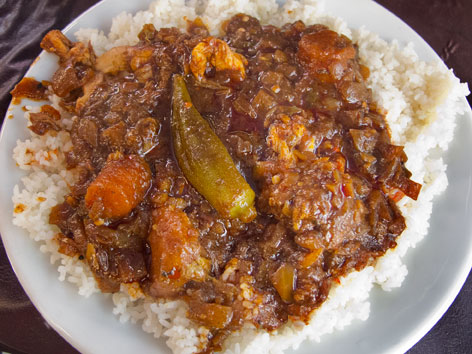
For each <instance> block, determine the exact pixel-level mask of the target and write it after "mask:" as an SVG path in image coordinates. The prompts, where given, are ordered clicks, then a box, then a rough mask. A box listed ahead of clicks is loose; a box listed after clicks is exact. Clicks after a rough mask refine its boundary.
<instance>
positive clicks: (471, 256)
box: [0, 0, 472, 352]
mask: <svg viewBox="0 0 472 354" xmlns="http://www.w3.org/2000/svg"><path fill="white" fill-rule="evenodd" d="M112 1H113V0H101V1H99V2H98V3H96V4H94V5H93V6H92V7H90V8H88V9H87V10H85V11H84V12H82V13H81V14H80V15H79V16H77V17H76V18H75V19H74V20H73V21H71V22H70V23H69V24H68V25H67V26H66V27H65V28H64V29H63V30H62V31H63V32H69V31H70V30H71V28H73V27H74V26H76V25H77V24H78V23H79V22H80V21H81V20H82V19H83V17H85V16H87V15H88V14H90V13H93V12H95V11H96V10H97V8H99V7H101V6H104V4H106V3H109V2H112ZM340 1H343V0H340ZM148 2H149V3H151V2H152V1H151V0H149V1H148ZM368 2H372V3H373V4H375V5H376V6H378V7H380V8H382V11H386V12H387V13H389V14H390V15H393V16H394V17H395V18H396V19H397V20H398V21H401V23H402V24H403V26H406V27H408V29H409V30H410V31H411V32H413V34H414V35H415V36H417V37H418V38H417V40H420V41H421V42H423V44H425V45H426V46H427V47H428V48H429V50H430V51H431V52H432V53H433V54H434V56H435V58H437V59H440V58H439V56H438V55H437V53H436V52H435V51H434V50H433V49H432V48H431V46H430V45H429V44H428V43H427V42H426V41H425V40H424V39H423V38H422V37H421V36H419V34H417V33H416V31H414V30H413V29H412V28H411V27H410V26H409V25H408V24H407V23H405V22H404V21H403V20H402V19H401V18H400V17H398V16H397V15H395V14H394V13H392V12H391V11H389V10H388V9H386V8H385V7H384V6H382V5H380V4H378V3H376V2H374V1H368ZM136 11H138V10H136ZM346 22H347V21H346ZM348 25H349V23H348ZM350 27H351V26H350ZM72 34H73V33H68V35H72ZM44 53H45V52H44V51H42V52H41V53H40V55H38V57H40V56H43V55H44ZM35 62H36V60H35V61H34V62H33V64H31V66H30V67H29V68H28V70H27V72H26V73H25V77H26V76H28V75H29V74H30V72H31V70H33V67H34V63H35ZM441 62H442V61H441ZM444 65H445V64H444ZM462 100H463V101H464V102H465V103H467V107H468V109H467V111H466V112H465V114H464V115H465V116H469V117H457V118H456V123H458V121H459V120H462V119H470V118H472V110H471V109H470V106H469V104H468V102H467V100H466V99H465V98H462ZM12 106H13V103H12V102H10V105H9V106H8V108H7V111H6V115H5V119H4V124H2V129H1V132H0V142H2V141H3V140H4V135H5V134H6V131H7V129H8V128H7V126H8V124H7V122H8V118H7V116H8V114H9V112H10V110H11V108H12ZM457 125H459V124H457ZM456 128H457V127H456ZM469 182H470V180H469ZM470 186H471V185H470V184H469V192H468V194H469V195H470ZM445 193H447V190H446V191H445V192H443V194H445ZM437 198H438V196H437V197H435V201H436V199H437ZM9 203H10V205H12V203H11V195H10V200H9ZM2 205H4V201H2ZM433 205H434V204H433ZM9 211H10V209H9ZM2 214H4V212H3V213H2ZM469 214H470V211H469ZM2 216H3V215H2ZM10 218H11V216H10ZM2 224H3V223H1V224H0V233H1V234H2V240H3V243H4V247H5V251H6V254H7V256H8V259H9V261H10V264H11V266H12V268H13V271H14V272H15V275H16V277H17V278H18V279H19V281H20V283H21V285H22V287H23V289H24V290H25V292H26V293H27V295H28V297H29V298H30V300H31V302H32V303H33V304H34V306H35V307H36V308H37V309H38V311H39V312H40V313H41V315H42V316H43V317H44V318H45V320H46V321H47V322H48V323H49V324H50V325H51V326H52V327H53V328H54V329H55V331H56V332H58V333H59V334H60V335H61V336H62V337H63V338H64V339H65V340H66V341H67V342H69V343H70V344H71V345H72V346H74V347H75V348H76V349H78V350H80V351H83V352H88V347H87V346H84V345H83V344H82V343H81V342H79V341H77V340H76V339H75V338H74V337H72V336H71V335H70V334H69V332H68V331H67V330H66V329H65V328H64V326H62V325H61V324H59V323H56V322H55V321H53V320H52V319H51V318H50V317H49V316H48V312H47V310H46V308H45V307H43V305H42V303H41V301H40V300H39V299H38V298H37V296H36V295H35V291H34V290H33V289H32V288H31V287H30V285H29V284H28V282H27V281H26V280H25V277H24V274H22V272H21V271H19V269H18V264H17V262H18V260H17V259H15V258H14V257H12V256H11V255H12V252H11V250H9V247H11V246H9V242H8V238H9V237H8V236H4V235H5V234H6V233H5V231H4V228H5V227H4V226H2ZM22 231H23V230H22ZM429 232H430V230H428V233H429ZM427 235H428V234H427ZM427 235H426V236H425V237H427ZM28 241H30V242H35V241H33V240H30V239H29V238H28ZM35 244H36V242H35ZM470 245H471V248H470V250H469V252H468V259H467V260H465V262H464V263H463V264H464V266H463V267H461V269H460V271H459V272H457V273H455V281H454V282H453V284H454V285H453V286H452V287H449V289H448V291H447V295H445V296H443V298H442V301H441V302H440V303H438V304H437V305H436V309H435V311H434V312H432V313H430V314H428V315H427V316H426V317H425V318H424V319H423V321H422V322H421V324H420V326H419V329H418V330H417V331H415V333H412V334H411V335H410V336H409V337H408V338H407V339H406V340H403V341H402V342H400V343H398V345H397V346H396V347H395V348H389V349H386V352H400V351H401V352H404V351H406V350H408V349H409V348H411V347H412V346H413V345H414V344H415V343H417V342H418V341H419V340H420V339H421V338H422V337H423V336H424V335H425V334H426V333H427V332H428V331H429V330H430V329H431V328H432V327H433V326H434V325H435V324H436V323H437V321H438V320H439V319H440V318H441V317H442V316H443V315H444V313H445V312H446V311H447V309H448V308H449V307H450V305H451V304H452V302H453V301H454V299H455V298H456V297H457V295H458V294H459V292H460V290H461V288H462V286H463V285H464V283H465V281H466V280H467V277H468V275H469V273H470V271H471V268H472V243H471V244H470ZM410 252H411V250H410ZM50 266H51V265H50ZM72 286H74V285H72ZM77 295H78V294H77ZM79 296H80V295H79ZM113 316H116V315H113ZM116 320H117V321H118V318H116ZM304 344H306V341H305V342H304Z"/></svg>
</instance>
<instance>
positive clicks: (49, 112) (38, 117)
mask: <svg viewBox="0 0 472 354" xmlns="http://www.w3.org/2000/svg"><path fill="white" fill-rule="evenodd" d="M60 119H61V114H60V113H59V112H58V111H57V110H56V109H55V108H54V107H52V106H50V105H44V106H42V107H41V112H37V113H30V122H31V125H30V126H29V128H30V129H31V130H32V131H33V132H34V133H36V134H38V135H44V134H46V133H47V132H48V131H49V130H56V131H59V130H60V125H59V120H60Z"/></svg>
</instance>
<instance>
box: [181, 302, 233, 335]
mask: <svg viewBox="0 0 472 354" xmlns="http://www.w3.org/2000/svg"><path fill="white" fill-rule="evenodd" d="M190 310H191V311H189V315H190V318H191V319H193V320H195V321H197V322H199V323H201V324H202V325H204V326H205V327H208V328H217V329H221V328H225V327H226V326H227V325H228V324H229V323H230V322H231V318H232V317H233V310H232V309H231V307H229V306H223V305H219V304H207V303H202V302H190Z"/></svg>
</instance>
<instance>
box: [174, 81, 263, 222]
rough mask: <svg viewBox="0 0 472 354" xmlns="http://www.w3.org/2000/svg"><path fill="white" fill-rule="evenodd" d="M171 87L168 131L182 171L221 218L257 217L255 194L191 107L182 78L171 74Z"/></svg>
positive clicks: (250, 218)
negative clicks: (172, 86)
mask: <svg viewBox="0 0 472 354" xmlns="http://www.w3.org/2000/svg"><path fill="white" fill-rule="evenodd" d="M173 84H174V89H173V90H174V91H173V97H172V122H171V129H172V137H173V140H174V152H175V156H176V157H177V161H178V162H179V166H180V168H181V170H182V172H183V173H184V175H185V177H186V178H187V180H188V181H189V182H190V183H191V184H192V186H193V187H194V188H195V189H196V190H197V191H198V192H199V193H200V194H201V195H203V196H204V197H205V198H206V200H208V202H210V204H211V205H212V206H213V207H214V208H215V209H216V211H218V213H219V214H220V215H221V216H223V217H226V218H239V219H240V220H242V221H243V222H250V221H251V220H253V219H254V218H255V217H256V209H255V208H254V198H255V193H254V191H253V190H252V189H251V187H250V186H249V184H248V183H247V182H246V181H245V179H244V177H243V176H242V175H241V174H240V173H239V171H238V170H237V168H236V166H235V165H234V162H233V160H232V159H231V156H230V155H229V153H228V151H227V150H226V147H225V146H224V145H223V143H222V142H221V140H220V139H219V138H218V136H217V135H216V134H215V132H213V129H212V128H211V127H210V125H209V124H208V122H207V121H206V120H205V119H204V118H203V117H202V116H201V115H200V113H198V111H197V109H196V108H195V107H194V106H193V104H192V101H191V99H190V95H189V93H188V91H187V87H186V85H185V81H184V79H183V77H182V76H180V75H174V78H173Z"/></svg>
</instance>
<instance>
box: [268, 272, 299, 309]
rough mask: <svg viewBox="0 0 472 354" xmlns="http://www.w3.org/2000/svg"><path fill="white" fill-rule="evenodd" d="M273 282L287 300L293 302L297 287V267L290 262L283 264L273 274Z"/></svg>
mask: <svg viewBox="0 0 472 354" xmlns="http://www.w3.org/2000/svg"><path fill="white" fill-rule="evenodd" d="M271 280H272V284H273V285H274V288H275V289H276V290H277V292H278V293H279V295H280V297H281V298H282V300H283V301H285V302H293V290H294V288H295V281H296V275H295V269H294V268H293V267H292V266H291V265H290V264H282V265H281V266H280V267H279V268H278V269H277V270H276V272H275V273H274V274H273V275H272V278H271Z"/></svg>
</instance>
